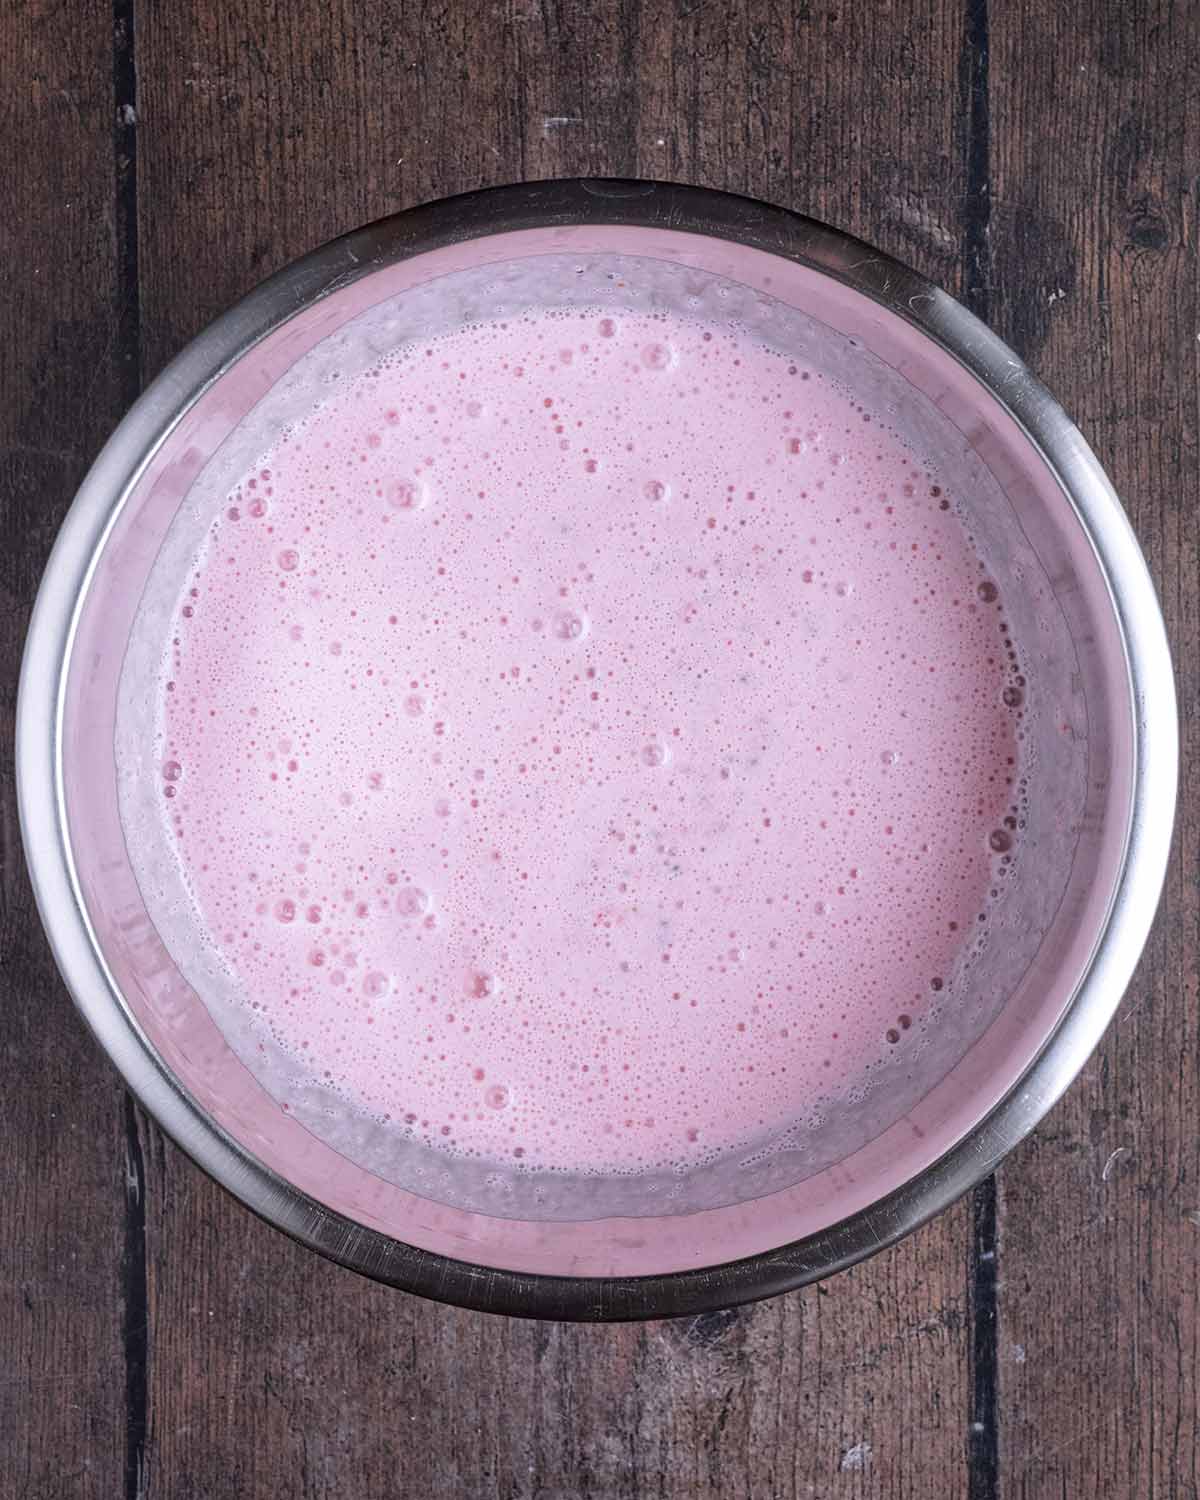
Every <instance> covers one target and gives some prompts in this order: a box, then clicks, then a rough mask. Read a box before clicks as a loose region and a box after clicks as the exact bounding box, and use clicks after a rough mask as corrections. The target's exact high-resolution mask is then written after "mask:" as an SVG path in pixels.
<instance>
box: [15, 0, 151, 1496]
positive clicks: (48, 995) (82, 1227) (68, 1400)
mask: <svg viewBox="0 0 1200 1500" xmlns="http://www.w3.org/2000/svg"><path fill="white" fill-rule="evenodd" d="M0 41H2V46H0V53H2V55H3V58H4V62H3V65H2V67H0V139H2V140H3V142H4V177H3V184H4V185H3V189H2V190H0V191H2V193H3V205H2V207H3V215H2V220H0V248H2V251H3V262H4V266H5V279H6V286H5V291H4V294H3V296H2V297H0V395H2V399H0V1203H2V1205H3V1206H2V1208H0V1495H5V1496H9V1495H12V1496H17V1495H22V1496H23V1495H30V1496H38V1497H46V1500H57V1497H60V1496H61V1497H63V1500H68V1497H71V1500H73V1497H77V1496H78V1497H95V1500H110V1497H112V1496H113V1495H117V1494H120V1492H121V1489H122V1485H123V1479H122V1474H123V1466H124V1457H125V1386H124V1358H123V1344H122V1322H123V1292H122V1287H123V1267H122V1250H123V1226H124V1210H125V1189H124V1175H125V1174H124V1163H123V1158H122V1131H121V1092H120V1089H119V1087H118V1085H117V1082H116V1078H115V1075H114V1074H113V1072H112V1071H111V1069H109V1068H108V1067H107V1065H106V1064H105V1063H104V1061H103V1059H102V1056H101V1054H100V1052H99V1049H98V1048H97V1047H96V1046H95V1045H94V1044H93V1043H92V1042H91V1039H90V1038H89V1037H88V1036H87V1035H86V1033H85V1032H84V1029H83V1027H82V1025H81V1024H80V1022H79V1020H78V1017H77V1016H76V1015H75V1013H74V1010H73V1008H72V1006H71V1003H70V1000H69V999H68V997H67V995H66V992H65V990H64V989H63V987H62V985H61V983H60V982H59V979H58V975H57V973H56V972H55V969H54V964H53V962H52V960H51V957H50V953H49V949H48V947H47V945H46V941H45V939H44V937H43V936H42V930H41V926H40V924H39V922H38V919H37V914H36V912H35V910H34V904H33V896H32V892H31V891H30V888H29V883H28V881H27V879H26V876H25V868H24V861H23V859H22V855H21V846H20V836H19V832H18V828H17V810H16V799H15V791H14V786H13V777H12V738H13V712H14V708H15V704H16V679H17V669H18V666H19V663H20V655H21V647H22V644H23V639H24V633H25V625H26V621H27V620H28V616H29V608H30V605H31V604H32V602H33V595H34V591H35V589H36V587H37V581H38V576H39V574H40V572H41V568H42V565H43V563H44V562H45V559H46V554H47V552H48V551H49V548H50V544H51V542H52V540H53V537H54V534H55V531H56V530H57V528H58V524H59V522H60V521H61V520H62V517H63V515H64V513H65V511H66V509H67V506H68V504H69V503H70V500H71V496H72V494H73V493H74V490H75V488H76V486H77V485H78V483H79V481H80V479H81V478H82V476H83V473H84V470H85V469H86V467H87V464H88V463H89V461H90V459H91V457H92V455H93V454H94V453H95V451H96V449H97V448H98V447H99V445H100V443H101V442H102V441H103V439H104V437H105V436H106V435H107V430H108V428H109V427H110V426H111V425H112V424H113V423H114V422H115V421H116V419H117V417H118V415H119V413H120V400H121V397H120V392H119V381H118V378H117V369H116V364H117V361H116V352H117V351H116V347H115V332H116V320H117V308H116V305H115V289H116V281H115V275H114V267H115V245H114V235H113V93H112V15H111V11H110V10H109V8H108V6H107V5H98V4H93V3H90V0H80V3H78V4H70V5H68V4H52V3H39V4H30V5H23V6H21V7H19V8H14V9H11V10H9V11H7V12H6V14H5V16H4V18H3V21H2V22H0Z"/></svg>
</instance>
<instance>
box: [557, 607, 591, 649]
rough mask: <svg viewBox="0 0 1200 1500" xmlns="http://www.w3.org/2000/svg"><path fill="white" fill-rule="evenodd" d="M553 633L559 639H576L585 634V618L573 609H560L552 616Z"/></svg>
mask: <svg viewBox="0 0 1200 1500" xmlns="http://www.w3.org/2000/svg"><path fill="white" fill-rule="evenodd" d="M554 634H555V635H556V636H557V637H558V639H559V640H560V641H578V640H580V639H581V638H582V637H583V636H584V635H586V634H587V618H586V616H584V615H582V614H580V613H578V611H576V610H573V609H561V610H559V611H558V613H557V614H556V615H555V616H554Z"/></svg>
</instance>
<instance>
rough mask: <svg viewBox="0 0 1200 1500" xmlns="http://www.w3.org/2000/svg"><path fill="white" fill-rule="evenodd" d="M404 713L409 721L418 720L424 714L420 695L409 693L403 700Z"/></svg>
mask: <svg viewBox="0 0 1200 1500" xmlns="http://www.w3.org/2000/svg"><path fill="white" fill-rule="evenodd" d="M404 712H405V713H406V714H407V715H408V717H409V718H410V719H419V718H420V717H421V715H422V714H423V713H424V712H425V699H424V698H423V697H422V696H421V694H420V693H409V695H408V697H407V698H405V700H404Z"/></svg>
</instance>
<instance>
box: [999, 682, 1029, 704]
mask: <svg viewBox="0 0 1200 1500" xmlns="http://www.w3.org/2000/svg"><path fill="white" fill-rule="evenodd" d="M1000 696H1001V698H1002V699H1003V701H1004V706H1005V707H1006V708H1020V706H1021V704H1022V703H1024V702H1025V689H1024V688H1022V687H1019V686H1018V685H1017V684H1016V683H1015V682H1010V683H1009V685H1008V686H1007V687H1006V688H1005V689H1004V691H1003V692H1002V693H1001V694H1000Z"/></svg>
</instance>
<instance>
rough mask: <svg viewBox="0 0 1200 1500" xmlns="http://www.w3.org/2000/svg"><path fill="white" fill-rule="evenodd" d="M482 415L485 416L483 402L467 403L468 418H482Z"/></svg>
mask: <svg viewBox="0 0 1200 1500" xmlns="http://www.w3.org/2000/svg"><path fill="white" fill-rule="evenodd" d="M482 415H483V402H482V401H468V402H467V416H468V417H481V416H482Z"/></svg>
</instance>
